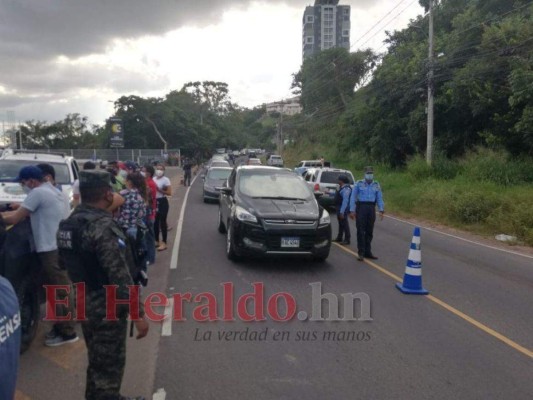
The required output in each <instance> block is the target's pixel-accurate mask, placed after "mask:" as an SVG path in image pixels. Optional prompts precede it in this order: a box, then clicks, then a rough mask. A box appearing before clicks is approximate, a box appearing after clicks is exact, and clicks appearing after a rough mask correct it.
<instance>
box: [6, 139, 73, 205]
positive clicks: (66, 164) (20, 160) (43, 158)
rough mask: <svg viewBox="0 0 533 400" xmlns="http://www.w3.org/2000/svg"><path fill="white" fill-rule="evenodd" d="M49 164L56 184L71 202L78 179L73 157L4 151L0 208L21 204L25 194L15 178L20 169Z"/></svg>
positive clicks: (28, 151) (31, 151) (58, 154)
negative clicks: (53, 171) (54, 174)
mask: <svg viewBox="0 0 533 400" xmlns="http://www.w3.org/2000/svg"><path fill="white" fill-rule="evenodd" d="M43 163H46V164H50V165H52V166H53V167H54V170H55V173H56V183H57V184H58V185H60V186H61V190H62V191H63V193H64V194H65V195H66V196H67V198H68V199H69V200H70V201H71V202H72V199H73V194H72V186H73V185H74V181H75V180H76V179H78V171H79V168H78V164H77V163H76V160H75V159H74V158H73V157H70V156H66V155H64V154H62V153H40V152H38V151H33V150H11V149H10V150H5V151H4V152H3V154H2V156H1V157H0V207H3V208H6V207H7V208H9V204H11V203H22V202H23V201H24V199H25V198H26V194H25V193H24V191H23V190H22V187H21V186H20V184H19V183H18V182H15V179H16V177H17V176H18V173H19V171H20V169H21V168H22V167H25V166H28V165H37V164H43Z"/></svg>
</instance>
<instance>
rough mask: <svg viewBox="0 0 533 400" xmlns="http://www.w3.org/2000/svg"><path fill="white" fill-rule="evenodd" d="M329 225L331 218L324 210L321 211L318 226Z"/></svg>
mask: <svg viewBox="0 0 533 400" xmlns="http://www.w3.org/2000/svg"><path fill="white" fill-rule="evenodd" d="M330 223H331V218H330V217H329V213H328V212H327V211H326V210H324V211H322V217H320V221H318V224H319V225H321V226H323V225H329V224H330Z"/></svg>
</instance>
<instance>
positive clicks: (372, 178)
mask: <svg viewBox="0 0 533 400" xmlns="http://www.w3.org/2000/svg"><path fill="white" fill-rule="evenodd" d="M365 179H366V180H367V181H373V180H374V174H365Z"/></svg>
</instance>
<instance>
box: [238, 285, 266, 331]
mask: <svg viewBox="0 0 533 400" xmlns="http://www.w3.org/2000/svg"><path fill="white" fill-rule="evenodd" d="M252 286H253V287H254V291H253V293H248V294H244V295H242V296H241V297H239V300H238V301H237V314H238V315H239V318H240V319H241V321H244V322H251V321H265V320H266V318H265V310H264V286H263V283H262V282H259V283H257V282H256V283H253V284H252ZM248 301H253V305H254V311H253V313H252V314H250V313H249V312H248V310H247V303H248Z"/></svg>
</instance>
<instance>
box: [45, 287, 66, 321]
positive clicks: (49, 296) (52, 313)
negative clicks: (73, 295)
mask: <svg viewBox="0 0 533 400" xmlns="http://www.w3.org/2000/svg"><path fill="white" fill-rule="evenodd" d="M43 286H44V289H45V291H46V314H45V316H44V321H70V320H71V319H72V315H71V313H70V312H69V313H67V315H66V316H59V315H57V312H56V311H57V306H58V305H60V306H65V307H68V305H69V299H68V295H69V294H70V285H43ZM60 290H64V291H65V292H66V293H65V295H64V296H60V297H56V294H57V292H58V291H60Z"/></svg>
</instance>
